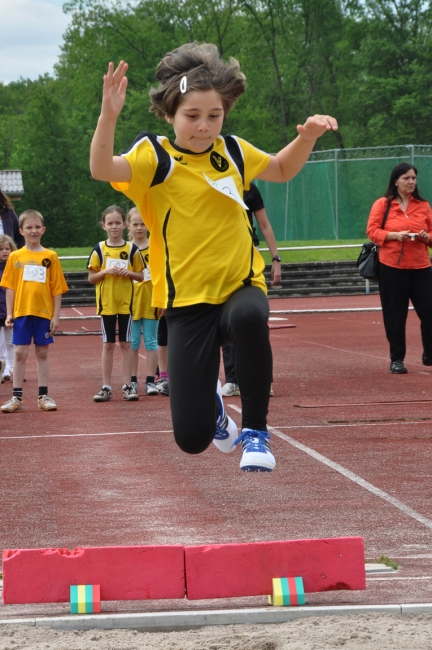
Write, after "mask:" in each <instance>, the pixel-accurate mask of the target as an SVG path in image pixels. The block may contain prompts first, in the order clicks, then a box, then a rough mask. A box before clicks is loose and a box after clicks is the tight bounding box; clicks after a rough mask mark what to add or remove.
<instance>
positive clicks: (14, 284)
mask: <svg viewBox="0 0 432 650" xmlns="http://www.w3.org/2000/svg"><path fill="white" fill-rule="evenodd" d="M19 224H20V233H21V234H22V235H23V236H24V239H25V246H23V248H20V249H19V250H17V251H13V252H12V253H11V254H10V255H9V257H8V261H7V263H6V268H5V270H4V273H3V277H2V280H1V286H2V287H5V288H6V310H7V316H6V320H5V325H6V327H13V338H12V343H13V344H14V345H15V350H14V372H13V395H12V398H11V399H10V400H9V401H8V402H6V404H3V406H2V407H1V408H0V410H1V411H2V412H3V413H14V412H15V411H22V410H23V408H24V406H23V399H22V394H23V391H22V385H23V381H24V374H25V367H26V361H27V357H28V353H29V348H30V343H31V342H32V340H33V341H34V344H35V354H36V361H37V374H38V383H39V399H38V409H39V410H41V411H56V410H57V404H56V403H55V401H54V400H53V399H52V397H49V396H48V376H49V361H48V352H49V345H50V344H51V343H54V337H53V334H54V332H55V331H56V329H57V328H58V324H59V318H60V307H61V297H62V294H63V293H65V292H66V291H67V290H68V286H67V284H66V281H65V279H64V275H63V271H62V268H61V265H60V260H59V258H58V257H57V253H55V252H54V251H51V250H49V249H47V248H44V247H43V246H42V245H41V238H42V235H43V234H44V232H45V230H46V228H45V225H44V219H43V216H42V215H41V214H40V212H37V211H36V210H26V211H25V212H23V213H22V214H21V215H20V217H19Z"/></svg>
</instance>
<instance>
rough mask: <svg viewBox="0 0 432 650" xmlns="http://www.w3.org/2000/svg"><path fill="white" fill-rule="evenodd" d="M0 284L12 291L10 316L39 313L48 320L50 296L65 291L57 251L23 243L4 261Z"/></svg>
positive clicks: (51, 304)
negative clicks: (12, 302)
mask: <svg viewBox="0 0 432 650" xmlns="http://www.w3.org/2000/svg"><path fill="white" fill-rule="evenodd" d="M1 286H2V287H5V288H7V289H13V290H14V291H15V299H14V309H13V317H14V318H18V317H19V316H39V317H40V318H47V319H49V320H51V318H52V317H53V313H54V302H53V297H54V296H58V295H60V294H63V293H65V292H66V291H67V290H68V286H67V284H66V280H65V278H64V275H63V270H62V267H61V264H60V260H59V258H58V256H57V253H55V252H54V251H52V250H50V249H48V248H44V249H43V250H41V251H31V250H29V249H28V248H27V247H26V246H24V247H23V248H19V249H18V250H17V251H12V253H11V254H10V255H9V257H8V260H7V262H6V267H5V270H4V272H3V277H2V280H1Z"/></svg>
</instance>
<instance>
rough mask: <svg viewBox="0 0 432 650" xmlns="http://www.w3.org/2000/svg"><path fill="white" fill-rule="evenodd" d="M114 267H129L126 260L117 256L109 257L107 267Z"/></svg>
mask: <svg viewBox="0 0 432 650" xmlns="http://www.w3.org/2000/svg"><path fill="white" fill-rule="evenodd" d="M113 267H114V268H116V269H127V267H128V263H127V261H126V260H119V259H116V258H115V257H108V259H107V261H106V268H107V269H112V268H113Z"/></svg>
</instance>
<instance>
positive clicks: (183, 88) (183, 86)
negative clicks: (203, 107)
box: [180, 75, 187, 95]
mask: <svg viewBox="0 0 432 650" xmlns="http://www.w3.org/2000/svg"><path fill="white" fill-rule="evenodd" d="M186 91H187V77H186V75H184V77H182V78H181V80H180V92H181V93H183V95H184V94H185V92H186Z"/></svg>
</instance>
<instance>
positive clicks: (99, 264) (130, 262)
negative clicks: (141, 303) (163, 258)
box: [87, 241, 144, 316]
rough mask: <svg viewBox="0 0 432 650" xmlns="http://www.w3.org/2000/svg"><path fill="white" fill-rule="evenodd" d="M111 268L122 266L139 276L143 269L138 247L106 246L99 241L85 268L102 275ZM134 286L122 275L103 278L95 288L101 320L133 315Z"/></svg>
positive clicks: (125, 245)
mask: <svg viewBox="0 0 432 650" xmlns="http://www.w3.org/2000/svg"><path fill="white" fill-rule="evenodd" d="M110 266H122V267H123V268H127V269H128V270H129V271H134V272H135V273H139V272H140V271H142V270H143V268H144V262H143V259H142V257H141V253H140V251H139V248H138V246H136V245H135V244H132V242H124V244H122V245H121V246H108V244H107V243H106V242H105V241H101V242H99V243H98V244H96V246H95V247H94V248H93V250H92V252H91V253H90V257H89V258H88V262H87V268H88V269H92V270H93V271H96V272H98V271H102V269H105V268H108V267H110ZM133 294H134V282H133V281H132V279H131V278H128V277H123V276H121V275H110V274H109V275H105V276H104V278H102V280H101V281H100V282H98V283H97V284H96V312H97V313H98V314H101V315H104V316H110V315H111V316H114V315H115V314H132V304H133Z"/></svg>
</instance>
